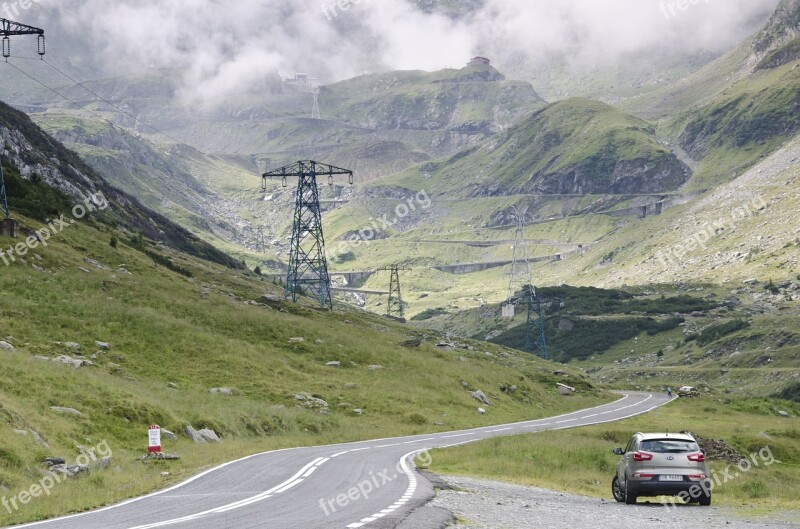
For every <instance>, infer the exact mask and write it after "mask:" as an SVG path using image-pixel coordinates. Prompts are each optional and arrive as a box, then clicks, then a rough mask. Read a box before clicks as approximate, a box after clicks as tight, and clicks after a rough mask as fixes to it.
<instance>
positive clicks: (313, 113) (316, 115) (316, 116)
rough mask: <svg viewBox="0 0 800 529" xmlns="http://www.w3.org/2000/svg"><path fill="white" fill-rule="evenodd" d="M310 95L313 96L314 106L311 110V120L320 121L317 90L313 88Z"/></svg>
mask: <svg viewBox="0 0 800 529" xmlns="http://www.w3.org/2000/svg"><path fill="white" fill-rule="evenodd" d="M312 94H313V95H314V106H313V107H312V108H311V119H322V114H321V113H320V111H319V88H314V91H313V92H312Z"/></svg>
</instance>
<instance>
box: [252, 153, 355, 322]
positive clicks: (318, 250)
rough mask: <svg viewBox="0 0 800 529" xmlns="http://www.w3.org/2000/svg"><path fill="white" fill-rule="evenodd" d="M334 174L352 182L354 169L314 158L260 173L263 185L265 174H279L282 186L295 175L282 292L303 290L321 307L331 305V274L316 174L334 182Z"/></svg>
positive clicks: (293, 293) (294, 296)
mask: <svg viewBox="0 0 800 529" xmlns="http://www.w3.org/2000/svg"><path fill="white" fill-rule="evenodd" d="M335 175H348V176H349V182H350V184H351V185H352V183H353V171H350V170H347V169H341V168H339V167H334V166H332V165H326V164H323V163H319V162H315V161H300V162H297V163H295V164H293V165H289V166H286V167H282V168H280V169H277V170H275V171H270V172H267V173H264V175H263V179H264V180H263V182H264V188H265V189H266V186H267V178H270V177H276V176H279V177H281V179H282V184H283V186H284V187H285V186H286V185H287V179H288V178H289V177H296V178H297V179H298V182H297V191H296V192H295V209H294V223H293V226H292V244H291V249H290V250H289V270H288V272H287V274H286V290H285V292H284V296H285V298H286V299H289V298H290V297H291V299H292V301H297V296H298V295H300V294H305V295H308V296H311V297H313V298H315V299H317V300H318V301H319V304H320V306H322V307H323V308H329V309H332V308H333V301H332V300H331V277H330V275H329V274H328V261H327V259H326V257H325V237H324V236H323V234H322V213H321V211H320V205H319V188H318V186H317V176H327V177H328V184H329V185H333V177H334V176H335Z"/></svg>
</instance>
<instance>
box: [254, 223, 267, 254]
mask: <svg viewBox="0 0 800 529" xmlns="http://www.w3.org/2000/svg"><path fill="white" fill-rule="evenodd" d="M256 251H257V252H259V253H267V242H266V239H265V237H264V227H263V226H259V227H257V228H256Z"/></svg>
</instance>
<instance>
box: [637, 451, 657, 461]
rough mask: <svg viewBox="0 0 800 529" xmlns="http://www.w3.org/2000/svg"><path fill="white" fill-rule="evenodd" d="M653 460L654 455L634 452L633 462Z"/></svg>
mask: <svg viewBox="0 0 800 529" xmlns="http://www.w3.org/2000/svg"><path fill="white" fill-rule="evenodd" d="M651 459H653V454H648V453H647V452H634V453H633V460H634V461H650V460H651Z"/></svg>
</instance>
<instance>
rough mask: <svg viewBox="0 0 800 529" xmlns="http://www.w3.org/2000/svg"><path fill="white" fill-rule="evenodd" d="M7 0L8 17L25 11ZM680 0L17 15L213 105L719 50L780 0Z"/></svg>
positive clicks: (78, 9) (52, 8)
mask: <svg viewBox="0 0 800 529" xmlns="http://www.w3.org/2000/svg"><path fill="white" fill-rule="evenodd" d="M6 1H8V2H9V4H11V6H12V9H13V6H14V5H20V2H21V0H10V1H9V0H6ZM338 2H340V5H345V6H346V9H341V8H340V7H338V5H337V3H338ZM678 3H679V1H678V0H663V1H662V0H485V1H484V2H483V7H482V8H480V9H478V10H476V11H475V12H473V13H472V14H471V15H468V16H465V17H462V18H460V19H457V20H454V19H451V18H449V17H447V16H445V15H443V14H425V13H423V12H422V11H420V10H419V9H418V8H417V7H416V2H410V1H406V0H360V1H359V0H350V1H349V2H348V1H347V0H236V1H231V0H205V1H201V0H148V1H141V0H39V1H38V2H35V3H34V4H33V5H32V6H31V7H30V8H29V9H28V10H27V11H25V10H22V11H20V12H19V14H18V15H17V16H11V17H10V18H12V19H15V20H20V21H26V20H31V21H37V20H38V21H41V23H42V24H47V29H48V31H49V33H50V34H51V35H52V34H53V33H54V32H57V33H58V38H59V40H70V41H71V42H72V41H74V42H82V46H81V47H80V48H79V50H78V53H81V50H83V51H85V52H86V53H87V57H85V58H84V59H86V58H88V57H89V56H91V57H92V59H93V60H95V61H96V63H97V64H99V65H102V66H103V67H104V68H105V69H106V72H107V73H112V72H113V73H115V74H119V73H126V72H131V71H137V70H142V69H145V68H152V67H176V68H181V69H184V71H185V73H184V74H183V75H184V79H183V86H184V90H183V93H182V94H183V96H184V97H186V98H187V99H188V100H196V101H206V102H214V101H217V100H221V99H223V98H225V97H226V96H228V95H230V94H231V93H236V92H246V91H248V90H249V88H248V87H257V86H259V85H260V84H263V82H264V81H265V80H266V79H268V78H269V76H271V75H274V74H275V72H276V71H279V72H281V73H282V74H284V75H287V74H292V73H294V72H296V71H303V72H309V73H311V74H313V75H316V76H318V77H320V78H321V79H322V80H323V81H324V82H331V81H336V80H340V79H345V78H349V77H352V76H354V75H358V74H361V73H363V72H373V71H381V70H387V69H424V70H435V69H439V68H444V67H461V66H463V65H464V64H465V63H466V61H467V60H468V59H469V57H471V56H472V55H475V54H482V55H486V56H489V57H491V58H492V59H494V60H495V62H496V64H498V65H499V66H500V67H501V68H503V69H505V70H506V73H509V72H508V69H510V68H513V66H514V61H516V60H518V58H519V57H520V56H524V57H525V59H526V62H527V63H528V64H536V63H541V62H546V61H548V60H550V59H552V58H554V57H562V58H566V59H567V60H568V61H570V62H572V63H574V64H577V65H580V64H594V63H598V62H614V61H617V60H619V59H620V57H622V56H623V55H624V54H626V53H637V52H644V51H646V52H647V53H656V52H657V53H661V54H676V55H681V54H686V53H694V52H720V51H723V50H727V49H729V48H731V47H732V46H734V45H736V44H738V43H739V42H741V41H742V39H744V38H745V37H747V36H748V35H749V34H751V33H752V32H753V31H754V30H755V29H756V28H757V27H758V25H760V24H761V23H762V22H763V20H764V18H765V17H766V16H768V15H769V13H771V12H772V11H773V10H774V8H775V6H776V5H777V3H778V0H681V1H680V4H681V5H680V6H679V5H678ZM681 7H683V9H681ZM8 14H12V15H14V13H5V14H3V15H0V16H7V15H8ZM71 53H72V55H75V53H76V50H75V49H72V50H71ZM73 60H76V61H80V60H81V58H75V57H73ZM510 76H512V77H513V75H510Z"/></svg>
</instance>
